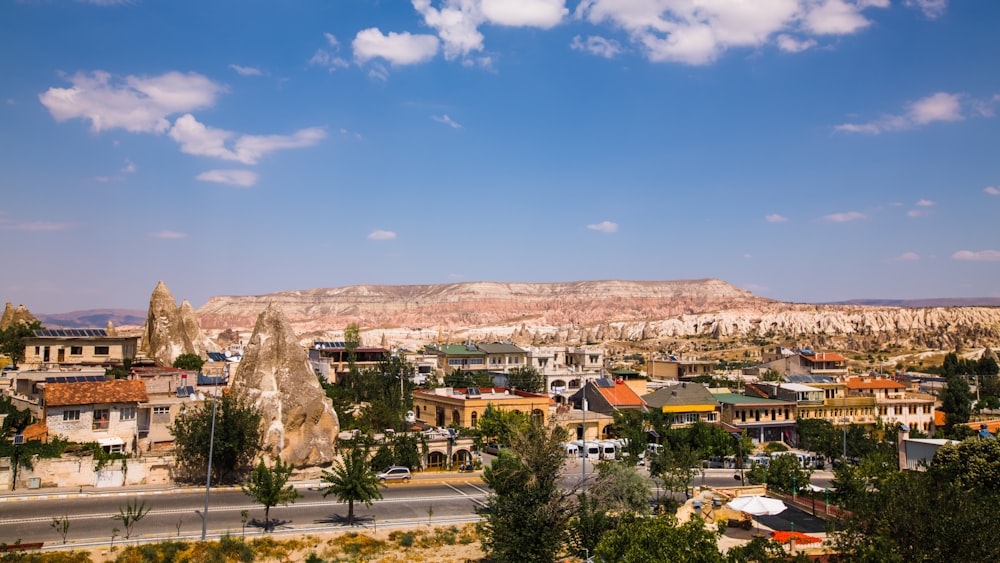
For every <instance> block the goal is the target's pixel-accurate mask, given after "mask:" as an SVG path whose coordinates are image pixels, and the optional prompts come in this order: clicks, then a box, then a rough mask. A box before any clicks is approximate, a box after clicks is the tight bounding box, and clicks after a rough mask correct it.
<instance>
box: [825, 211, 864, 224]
mask: <svg viewBox="0 0 1000 563" xmlns="http://www.w3.org/2000/svg"><path fill="white" fill-rule="evenodd" d="M867 218H868V216H867V215H865V214H864V213H861V212H859V211H848V212H846V213H831V214H829V215H825V216H823V220H824V221H829V222H831V223H847V222H850V221H858V220H861V219H867Z"/></svg>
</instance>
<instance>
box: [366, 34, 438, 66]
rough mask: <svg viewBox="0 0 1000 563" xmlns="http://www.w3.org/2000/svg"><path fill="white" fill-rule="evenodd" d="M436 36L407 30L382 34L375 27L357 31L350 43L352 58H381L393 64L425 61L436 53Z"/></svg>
mask: <svg viewBox="0 0 1000 563" xmlns="http://www.w3.org/2000/svg"><path fill="white" fill-rule="evenodd" d="M438 44H439V41H438V38H437V37H435V36H433V35H412V34H410V33H407V32H403V33H395V32H392V31H390V32H389V35H383V34H382V32H381V31H379V29H378V28H377V27H371V28H368V29H364V30H361V31H359V32H358V34H357V35H356V36H355V37H354V41H353V43H352V44H351V45H352V47H353V48H354V58H355V59H357V60H358V61H359V62H366V61H369V60H371V59H375V58H382V59H385V60H387V61H389V62H390V63H391V64H394V65H411V64H418V63H425V62H427V61H429V60H431V59H432V58H434V55H436V54H437V51H438Z"/></svg>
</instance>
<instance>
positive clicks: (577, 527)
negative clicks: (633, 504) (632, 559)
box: [567, 493, 617, 554]
mask: <svg viewBox="0 0 1000 563" xmlns="http://www.w3.org/2000/svg"><path fill="white" fill-rule="evenodd" d="M576 498H577V509H576V514H574V515H573V517H572V518H571V519H570V521H569V537H568V540H567V541H568V542H569V545H570V548H571V549H573V551H575V552H577V553H581V554H588V553H593V552H594V550H595V549H596V548H597V544H598V543H599V542H600V541H601V537H602V536H604V534H605V533H606V532H607V531H608V530H613V529H614V528H615V525H616V523H617V521H616V520H615V518H612V517H611V516H610V515H609V514H608V511H607V510H605V509H604V508H602V507H601V505H600V503H599V502H598V501H597V499H595V498H594V497H588V496H587V494H586V493H580V494H579V495H577V497H576Z"/></svg>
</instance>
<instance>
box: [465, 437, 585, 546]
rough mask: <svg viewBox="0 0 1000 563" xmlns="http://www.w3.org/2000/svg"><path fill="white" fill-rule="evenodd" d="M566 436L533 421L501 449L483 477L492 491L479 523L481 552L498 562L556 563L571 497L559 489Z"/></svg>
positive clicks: (562, 541)
mask: <svg viewBox="0 0 1000 563" xmlns="http://www.w3.org/2000/svg"><path fill="white" fill-rule="evenodd" d="M567 438H568V432H567V430H566V429H565V428H563V427H561V426H556V425H555V424H551V423H550V424H548V425H543V424H542V422H541V421H539V420H538V419H534V418H532V419H531V420H530V422H528V424H527V425H525V426H524V427H522V428H521V429H520V430H519V431H517V432H516V433H515V434H514V435H513V436H512V437H511V441H510V448H509V449H505V450H501V451H500V455H499V457H498V458H497V460H496V461H494V462H493V464H492V465H491V466H490V467H488V468H486V470H485V471H484V474H483V478H484V480H485V481H486V483H487V484H489V485H490V487H491V488H492V492H491V493H490V495H489V497H488V498H487V501H486V516H485V518H484V520H483V521H482V522H481V523H480V524H479V526H478V527H479V531H480V533H481V534H482V545H483V550H484V551H486V553H487V555H488V556H489V557H491V558H492V559H493V560H494V561H498V562H500V563H505V562H518V563H519V562H521V561H533V562H537V563H545V562H551V561H555V558H556V555H557V554H558V553H559V552H560V551H561V550H562V547H563V544H564V543H565V540H566V527H567V523H568V521H569V517H570V508H571V507H570V504H569V502H568V498H567V495H569V494H571V493H570V492H564V491H563V490H562V489H561V488H560V487H559V484H558V479H559V469H560V468H561V467H562V464H563V461H564V457H563V456H564V453H565V452H564V450H563V447H562V444H563V442H565V441H566V439H567Z"/></svg>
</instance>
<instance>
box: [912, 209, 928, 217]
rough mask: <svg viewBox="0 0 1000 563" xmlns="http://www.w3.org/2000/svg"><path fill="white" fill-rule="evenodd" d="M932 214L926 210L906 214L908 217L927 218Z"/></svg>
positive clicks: (916, 210)
mask: <svg viewBox="0 0 1000 563" xmlns="http://www.w3.org/2000/svg"><path fill="white" fill-rule="evenodd" d="M930 214H931V212H930V211H928V210H926V209H911V210H909V211H907V212H906V216H907V217H926V216H928V215H930Z"/></svg>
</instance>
